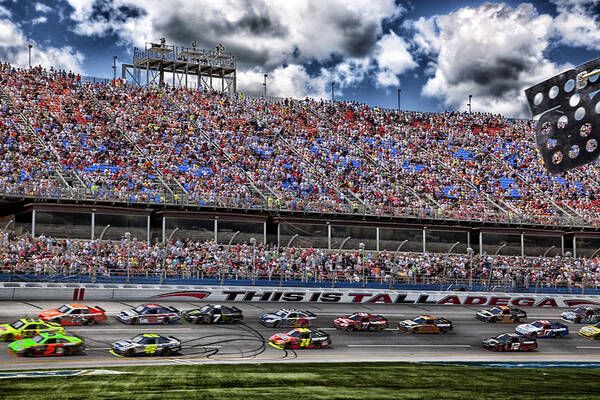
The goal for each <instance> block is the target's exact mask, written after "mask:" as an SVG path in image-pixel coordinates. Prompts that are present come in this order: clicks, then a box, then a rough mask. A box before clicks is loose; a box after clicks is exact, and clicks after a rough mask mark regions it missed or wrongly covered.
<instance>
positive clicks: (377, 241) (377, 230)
mask: <svg viewBox="0 0 600 400" xmlns="http://www.w3.org/2000/svg"><path fill="white" fill-rule="evenodd" d="M375 241H376V249H377V251H379V227H377V228H375Z"/></svg>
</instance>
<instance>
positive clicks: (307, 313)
mask: <svg viewBox="0 0 600 400" xmlns="http://www.w3.org/2000/svg"><path fill="white" fill-rule="evenodd" d="M304 312H305V313H306V315H308V316H309V317H315V318H317V315H316V314H315V313H313V312H312V311H304Z"/></svg>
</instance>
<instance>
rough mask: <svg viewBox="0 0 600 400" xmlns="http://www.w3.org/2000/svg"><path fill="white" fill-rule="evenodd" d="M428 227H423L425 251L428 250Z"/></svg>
mask: <svg viewBox="0 0 600 400" xmlns="http://www.w3.org/2000/svg"><path fill="white" fill-rule="evenodd" d="M426 236H427V227H426V226H425V227H423V253H425V252H426V251H427V239H426Z"/></svg>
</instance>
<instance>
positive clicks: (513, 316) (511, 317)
mask: <svg viewBox="0 0 600 400" xmlns="http://www.w3.org/2000/svg"><path fill="white" fill-rule="evenodd" d="M476 318H477V319H478V320H480V321H483V322H491V323H494V322H504V323H513V322H514V323H519V322H521V321H522V320H524V319H526V318H527V313H526V312H525V311H523V310H521V309H519V308H516V307H508V306H497V307H492V308H490V309H489V310H483V311H479V312H478V313H477V314H476Z"/></svg>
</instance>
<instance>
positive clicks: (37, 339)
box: [31, 335, 46, 343]
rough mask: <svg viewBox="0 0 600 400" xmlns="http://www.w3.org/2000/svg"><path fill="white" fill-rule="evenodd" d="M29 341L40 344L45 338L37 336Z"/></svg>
mask: <svg viewBox="0 0 600 400" xmlns="http://www.w3.org/2000/svg"><path fill="white" fill-rule="evenodd" d="M31 340H33V341H34V342H36V343H42V342H43V341H44V340H46V338H45V337H43V336H42V335H37V336H34V337H32V338H31Z"/></svg>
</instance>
